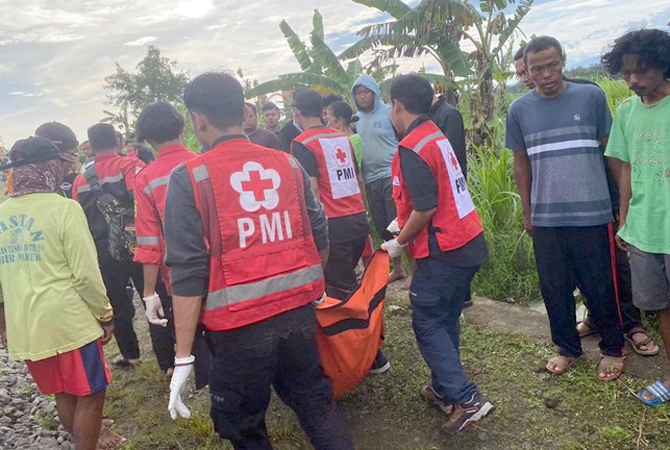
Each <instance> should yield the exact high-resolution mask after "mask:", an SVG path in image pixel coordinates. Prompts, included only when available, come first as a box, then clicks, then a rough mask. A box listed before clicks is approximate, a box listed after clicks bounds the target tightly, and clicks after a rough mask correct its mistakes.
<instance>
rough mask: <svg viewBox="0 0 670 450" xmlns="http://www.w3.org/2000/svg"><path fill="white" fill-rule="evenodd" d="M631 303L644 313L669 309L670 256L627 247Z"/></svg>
mask: <svg viewBox="0 0 670 450" xmlns="http://www.w3.org/2000/svg"><path fill="white" fill-rule="evenodd" d="M628 252H629V255H630V272H631V279H632V283H633V303H634V304H635V306H637V307H638V308H640V309H643V310H645V311H661V310H663V309H667V308H670V255H665V254H660V253H647V252H644V251H642V250H640V249H638V248H636V247H633V246H632V245H630V244H629V245H628Z"/></svg>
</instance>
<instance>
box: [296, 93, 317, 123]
mask: <svg viewBox="0 0 670 450" xmlns="http://www.w3.org/2000/svg"><path fill="white" fill-rule="evenodd" d="M293 106H294V107H295V108H296V109H297V110H298V111H300V112H301V113H304V114H306V115H308V116H313V117H321V111H322V110H323V98H322V97H321V95H319V93H318V92H316V91H313V90H311V89H301V90H299V91H298V92H296V93H295V96H293Z"/></svg>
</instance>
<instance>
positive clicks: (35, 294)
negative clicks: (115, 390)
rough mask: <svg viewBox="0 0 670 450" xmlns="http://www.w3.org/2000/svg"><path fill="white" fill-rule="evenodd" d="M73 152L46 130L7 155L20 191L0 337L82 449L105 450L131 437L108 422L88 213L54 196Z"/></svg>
mask: <svg viewBox="0 0 670 450" xmlns="http://www.w3.org/2000/svg"><path fill="white" fill-rule="evenodd" d="M55 124H56V123H55V122H52V123H51V124H49V125H50V127H52V128H53V127H54V126H56V125H55ZM57 126H58V127H60V128H67V127H65V125H62V124H57ZM47 131H48V130H47ZM67 131H69V133H71V135H72V137H73V139H74V133H72V130H70V129H69V128H67ZM44 134H48V132H45V133H44ZM74 141H75V144H74V147H76V139H74ZM73 157H74V155H73V154H72V153H67V154H65V153H61V152H60V151H59V149H58V147H57V146H56V145H55V144H54V143H53V142H52V141H51V140H49V139H47V138H44V137H31V138H28V139H22V140H20V141H18V142H17V143H16V144H14V146H13V147H12V150H11V152H10V158H11V161H12V163H11V164H10V166H11V167H13V169H14V189H13V191H12V193H11V194H10V198H9V199H8V200H6V201H5V202H3V203H2V205H0V229H2V230H3V232H2V233H0V249H2V252H1V253H2V256H1V257H0V285H1V289H0V343H5V342H6V343H7V345H8V351H9V357H10V358H12V359H19V360H25V361H26V364H27V366H28V369H29V370H30V373H31V375H32V377H33V380H34V381H35V383H36V384H37V387H38V388H39V390H40V392H41V393H42V394H44V395H54V396H55V397H56V408H57V410H58V417H59V419H60V422H61V423H62V424H63V426H64V427H65V428H66V429H67V431H68V432H69V433H70V434H71V435H72V439H73V441H74V444H75V447H76V449H77V450H94V449H96V448H100V449H107V448H113V447H117V446H118V445H121V444H123V442H124V441H125V440H124V439H123V438H121V437H120V436H118V435H116V434H114V433H113V432H112V431H111V430H109V429H108V428H107V427H106V426H104V425H102V408H103V404H104V402H105V390H106V388H107V386H108V385H109V383H110V381H111V372H110V370H109V366H108V365H107V362H106V360H105V356H104V354H103V350H102V346H103V345H104V344H106V343H107V342H109V340H110V339H111V338H112V333H113V330H114V322H113V312H112V306H111V305H110V302H109V299H108V298H107V295H106V293H105V286H104V284H103V282H102V277H101V275H100V270H99V269H98V265H97V256H96V251H95V244H94V243H93V238H92V237H91V233H90V232H89V230H88V224H87V222H86V216H85V215H84V212H83V211H82V209H81V207H80V206H79V205H78V204H77V203H76V202H74V201H72V200H70V199H67V198H63V197H61V196H60V195H59V194H58V193H57V190H58V188H59V186H60V182H61V180H62V178H63V176H64V175H65V173H66V171H67V170H68V168H69V167H70V165H71V164H72V162H73V161H74V159H73ZM7 168H8V167H7V166H4V167H3V168H2V170H5V169H7Z"/></svg>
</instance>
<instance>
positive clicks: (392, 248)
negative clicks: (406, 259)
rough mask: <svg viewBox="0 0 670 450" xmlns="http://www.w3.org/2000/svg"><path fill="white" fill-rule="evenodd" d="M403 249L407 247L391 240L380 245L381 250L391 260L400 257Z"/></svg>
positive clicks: (395, 240)
mask: <svg viewBox="0 0 670 450" xmlns="http://www.w3.org/2000/svg"><path fill="white" fill-rule="evenodd" d="M405 247H407V244H405V245H400V244H399V243H398V240H397V239H391V240H390V241H386V242H384V243H383V244H382V250H384V251H385V252H386V253H388V254H389V256H390V257H391V259H393V258H397V257H399V256H401V255H402V252H403V249H404V248H405Z"/></svg>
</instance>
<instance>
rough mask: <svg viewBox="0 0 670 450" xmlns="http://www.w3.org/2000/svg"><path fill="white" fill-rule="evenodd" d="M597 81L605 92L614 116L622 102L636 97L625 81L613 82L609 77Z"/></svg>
mask: <svg viewBox="0 0 670 450" xmlns="http://www.w3.org/2000/svg"><path fill="white" fill-rule="evenodd" d="M595 81H596V83H598V86H600V87H601V88H602V90H603V91H605V94H606V95H607V103H608V104H609V106H610V109H611V110H612V114H614V113H615V112H616V109H617V107H618V106H619V105H620V104H621V102H622V101H624V100H626V99H627V98H628V97H631V96H633V95H634V94H633V91H631V90H630V89H629V88H628V85H627V84H626V82H625V81H624V80H613V79H612V78H609V77H602V78H598V79H596V80H595Z"/></svg>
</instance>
